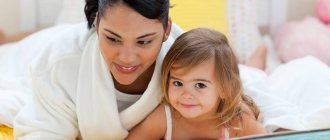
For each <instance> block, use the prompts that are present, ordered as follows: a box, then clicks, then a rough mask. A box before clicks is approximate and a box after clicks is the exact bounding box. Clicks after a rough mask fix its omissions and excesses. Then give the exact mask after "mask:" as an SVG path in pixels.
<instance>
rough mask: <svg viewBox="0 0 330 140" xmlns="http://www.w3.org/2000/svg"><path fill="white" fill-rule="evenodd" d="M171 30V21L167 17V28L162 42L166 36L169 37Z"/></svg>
mask: <svg viewBox="0 0 330 140" xmlns="http://www.w3.org/2000/svg"><path fill="white" fill-rule="evenodd" d="M171 28H172V19H171V17H168V21H167V27H166V30H165V35H164V40H163V41H164V42H165V41H166V40H167V38H168V36H169V35H170V33H171Z"/></svg>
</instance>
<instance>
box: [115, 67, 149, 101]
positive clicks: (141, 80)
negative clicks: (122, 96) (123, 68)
mask: <svg viewBox="0 0 330 140" xmlns="http://www.w3.org/2000/svg"><path fill="white" fill-rule="evenodd" d="M154 69H155V63H154V64H152V65H151V66H150V67H149V68H148V69H147V70H146V71H145V72H143V73H142V74H141V75H140V76H139V77H138V78H137V79H136V80H135V81H134V82H133V83H132V84H130V85H122V84H120V83H118V82H117V81H116V79H114V85H115V88H116V89H117V90H119V91H120V92H123V93H126V94H133V95H140V94H143V93H144V91H145V90H146V89H147V88H148V85H149V82H150V80H151V78H152V75H153V73H154Z"/></svg>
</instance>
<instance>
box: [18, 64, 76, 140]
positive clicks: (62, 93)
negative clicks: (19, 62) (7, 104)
mask: <svg viewBox="0 0 330 140" xmlns="http://www.w3.org/2000/svg"><path fill="white" fill-rule="evenodd" d="M63 62H64V63H68V65H66V66H65V67H61V66H63V65H61V66H59V65H51V66H52V67H53V68H52V69H48V67H47V68H45V69H44V67H36V66H41V65H36V66H34V67H32V68H31V77H32V88H33V90H32V93H33V94H32V101H30V102H28V103H27V105H26V106H25V107H24V108H23V109H22V110H21V111H20V112H19V113H18V115H17V117H16V118H15V120H14V130H15V132H14V135H15V139H20V140H32V139H33V140H40V139H61V140H75V139H76V138H77V137H78V135H79V131H78V130H79V128H78V120H77V115H76V106H75V103H74V101H75V99H74V98H73V96H72V95H73V94H70V93H74V89H75V86H74V85H75V82H76V81H75V79H76V78H75V77H76V76H77V73H75V71H74V70H73V69H74V68H75V67H77V66H75V65H74V64H71V63H70V62H72V61H68V60H63ZM61 64H63V63H61ZM69 70H71V72H72V73H71V72H70V71H69ZM63 71H66V72H63ZM68 71H69V72H68ZM59 75H60V76H59ZM63 77H68V78H63Z"/></svg>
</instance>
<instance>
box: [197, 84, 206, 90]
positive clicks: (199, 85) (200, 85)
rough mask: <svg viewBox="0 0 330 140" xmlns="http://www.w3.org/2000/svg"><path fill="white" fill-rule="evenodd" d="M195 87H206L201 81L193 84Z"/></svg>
mask: <svg viewBox="0 0 330 140" xmlns="http://www.w3.org/2000/svg"><path fill="white" fill-rule="evenodd" d="M195 87H196V88H199V89H202V88H206V85H205V84H203V83H197V84H196V85H195Z"/></svg>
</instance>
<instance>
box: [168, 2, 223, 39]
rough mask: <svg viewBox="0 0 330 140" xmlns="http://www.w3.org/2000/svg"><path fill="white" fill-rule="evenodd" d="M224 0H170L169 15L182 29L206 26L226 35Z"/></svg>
mask: <svg viewBox="0 0 330 140" xmlns="http://www.w3.org/2000/svg"><path fill="white" fill-rule="evenodd" d="M226 4H227V2H226V0H203V1H200V0H171V6H173V8H171V9H170V17H171V18H172V21H173V22H174V23H176V24H178V25H179V26H180V27H181V28H182V29H183V30H185V31H188V30H190V29H193V28H197V27H207V28H211V29H215V30H218V31H220V32H222V33H224V34H226V35H228V25H227V24H228V20H227V19H228V18H227V14H226V13H227V12H226V11H227V10H226V7H227V6H226Z"/></svg>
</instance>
